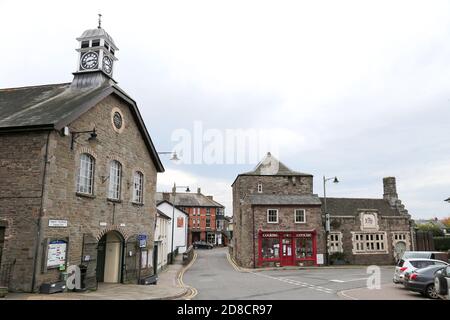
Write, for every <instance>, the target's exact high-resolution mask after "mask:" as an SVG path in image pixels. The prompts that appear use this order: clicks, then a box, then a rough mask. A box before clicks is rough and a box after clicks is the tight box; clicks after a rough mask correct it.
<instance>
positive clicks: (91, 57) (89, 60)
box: [81, 52, 98, 69]
mask: <svg viewBox="0 0 450 320" xmlns="http://www.w3.org/2000/svg"><path fill="white" fill-rule="evenodd" d="M97 66H98V54H97V53H95V52H87V53H85V54H84V55H83V56H82V57H81V67H83V69H94V68H96V67H97Z"/></svg>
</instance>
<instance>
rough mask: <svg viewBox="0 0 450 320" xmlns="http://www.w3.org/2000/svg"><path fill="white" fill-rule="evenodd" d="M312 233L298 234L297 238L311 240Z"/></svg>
mask: <svg viewBox="0 0 450 320" xmlns="http://www.w3.org/2000/svg"><path fill="white" fill-rule="evenodd" d="M311 236H312V235H311V233H296V234H295V237H296V238H311Z"/></svg>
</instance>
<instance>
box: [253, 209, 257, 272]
mask: <svg viewBox="0 0 450 320" xmlns="http://www.w3.org/2000/svg"><path fill="white" fill-rule="evenodd" d="M252 219H253V228H252V229H253V232H252V237H253V269H255V268H256V256H255V209H254V208H252Z"/></svg>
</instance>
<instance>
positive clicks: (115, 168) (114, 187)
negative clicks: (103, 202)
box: [108, 160, 122, 200]
mask: <svg viewBox="0 0 450 320" xmlns="http://www.w3.org/2000/svg"><path fill="white" fill-rule="evenodd" d="M121 181H122V165H121V164H120V162H119V161H116V160H113V161H111V164H110V167H109V190H108V198H109V199H113V200H119V199H120V186H121Z"/></svg>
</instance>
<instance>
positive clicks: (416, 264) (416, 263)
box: [410, 260, 434, 269]
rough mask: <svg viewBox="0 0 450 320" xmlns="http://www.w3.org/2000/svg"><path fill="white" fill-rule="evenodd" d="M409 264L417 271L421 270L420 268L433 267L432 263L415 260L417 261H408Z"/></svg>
mask: <svg viewBox="0 0 450 320" xmlns="http://www.w3.org/2000/svg"><path fill="white" fill-rule="evenodd" d="M410 263H411V264H412V265H413V267H414V268H417V269H421V268H425V267H428V266H432V265H434V261H425V260H424V261H421V260H417V261H410Z"/></svg>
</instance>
